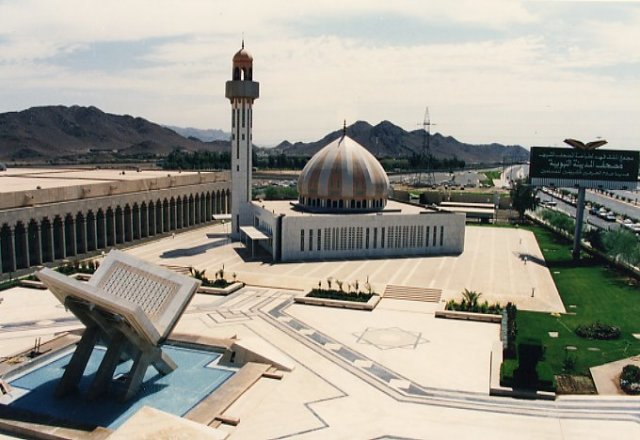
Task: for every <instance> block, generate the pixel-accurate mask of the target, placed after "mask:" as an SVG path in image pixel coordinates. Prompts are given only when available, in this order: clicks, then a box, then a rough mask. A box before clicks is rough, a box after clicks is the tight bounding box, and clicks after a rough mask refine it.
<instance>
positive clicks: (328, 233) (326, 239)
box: [318, 228, 331, 251]
mask: <svg viewBox="0 0 640 440" xmlns="http://www.w3.org/2000/svg"><path fill="white" fill-rule="evenodd" d="M319 235H320V234H318V239H320V237H319ZM324 250H325V251H328V250H331V229H330V228H324Z"/></svg>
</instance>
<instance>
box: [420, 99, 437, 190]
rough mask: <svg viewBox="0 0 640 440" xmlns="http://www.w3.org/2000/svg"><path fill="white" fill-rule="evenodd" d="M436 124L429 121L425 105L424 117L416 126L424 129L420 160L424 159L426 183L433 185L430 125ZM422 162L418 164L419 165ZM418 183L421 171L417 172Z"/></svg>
mask: <svg viewBox="0 0 640 440" xmlns="http://www.w3.org/2000/svg"><path fill="white" fill-rule="evenodd" d="M432 125H436V124H433V123H431V119H430V118H429V107H427V108H426V109H425V111H424V119H423V120H422V123H419V124H418V126H422V129H423V130H424V140H423V142H422V151H421V152H420V162H422V161H423V160H424V161H425V174H426V175H427V176H426V184H427V185H434V184H435V183H436V177H435V175H434V173H433V168H432V166H431V126H432ZM421 165H422V163H420V164H419V165H418V166H419V167H420V166H421ZM417 183H418V185H420V184H421V183H422V172H421V171H419V172H418V182H417Z"/></svg>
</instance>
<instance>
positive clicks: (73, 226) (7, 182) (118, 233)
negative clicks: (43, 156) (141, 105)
mask: <svg viewBox="0 0 640 440" xmlns="http://www.w3.org/2000/svg"><path fill="white" fill-rule="evenodd" d="M228 176H229V175H228V173H227V172H223V173H197V172H183V173H180V174H178V173H176V172H172V173H167V172H166V171H140V172H136V173H127V174H124V175H123V174H122V171H120V170H107V169H104V170H77V169H75V170H71V169H66V170H65V169H38V170H30V169H15V170H11V171H10V172H8V173H3V174H2V176H0V269H1V272H3V273H5V274H7V273H14V272H16V271H17V270H20V269H28V268H29V267H31V266H37V265H42V264H45V263H52V262H56V261H60V260H64V259H72V258H79V257H82V256H84V255H88V254H90V253H95V252H96V251H99V250H100V249H109V248H112V247H114V246H119V245H121V244H128V243H132V242H136V241H139V240H144V239H147V238H148V237H153V236H159V235H161V234H168V233H170V232H172V231H176V230H182V229H185V228H189V227H192V226H196V225H202V224H203V223H206V222H210V221H211V220H212V216H213V215H214V214H221V213H228V212H229V189H230V188H229V177H228Z"/></svg>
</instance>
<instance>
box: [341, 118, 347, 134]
mask: <svg viewBox="0 0 640 440" xmlns="http://www.w3.org/2000/svg"><path fill="white" fill-rule="evenodd" d="M346 135H347V120H346V119H345V120H344V121H342V136H346Z"/></svg>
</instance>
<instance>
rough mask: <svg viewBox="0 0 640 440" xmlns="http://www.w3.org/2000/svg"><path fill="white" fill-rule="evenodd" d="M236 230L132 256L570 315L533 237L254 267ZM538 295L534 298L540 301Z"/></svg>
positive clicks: (291, 283) (198, 234)
mask: <svg viewBox="0 0 640 440" xmlns="http://www.w3.org/2000/svg"><path fill="white" fill-rule="evenodd" d="M224 228H227V230H228V228H229V225H228V224H227V225H216V226H208V227H205V228H201V229H197V230H194V231H190V232H186V233H183V234H179V235H176V236H175V237H174V238H172V237H168V238H165V239H162V240H158V241H154V242H152V243H148V244H145V245H141V246H138V247H134V248H131V249H130V250H129V252H130V253H132V254H133V255H136V256H138V257H141V258H143V259H145V260H148V261H153V262H156V263H158V264H164V265H181V266H193V267H195V268H197V269H200V270H202V269H206V271H207V275H208V276H209V277H210V278H213V277H214V274H215V272H216V271H218V270H219V269H221V268H222V266H223V265H224V270H225V276H227V278H230V276H231V274H233V273H236V275H237V277H238V279H240V280H242V281H245V282H247V283H248V284H252V285H258V286H268V287H279V288H288V289H308V288H310V287H313V286H317V284H318V281H323V282H326V279H327V278H329V277H332V278H334V279H338V280H343V281H347V282H353V281H355V280H358V281H359V282H361V283H362V282H364V281H366V280H367V279H368V280H369V282H370V283H371V284H372V285H373V286H374V287H375V290H376V291H378V292H381V291H384V288H385V286H386V285H387V284H392V285H402V286H415V287H429V288H436V289H442V291H443V299H445V300H447V299H450V298H456V299H459V298H460V295H461V292H462V290H463V289H465V288H467V289H470V290H476V291H478V292H481V293H482V295H483V296H482V297H483V298H484V299H486V300H488V301H489V302H493V301H499V302H501V303H502V304H506V303H507V302H509V301H512V302H515V303H516V304H517V305H518V307H519V308H522V309H527V310H538V311H548V312H564V311H565V310H564V306H563V304H562V301H561V299H560V295H559V294H558V291H557V290H556V287H555V284H554V283H553V279H552V278H551V274H550V273H549V270H548V269H547V267H546V266H545V265H544V258H543V256H542V252H541V251H540V248H539V247H538V243H537V241H536V240H535V237H534V235H533V233H531V232H529V231H525V230H519V229H511V228H491V227H474V226H468V227H467V228H466V237H465V248H464V252H463V253H462V254H461V255H456V256H425V257H410V258H385V259H382V258H381V259H371V260H364V259H363V260H350V261H347V260H334V261H321V262H302V263H278V264H272V263H270V262H268V261H267V260H266V258H265V259H264V260H259V259H256V260H253V261H251V253H250V251H248V250H247V249H245V248H244V246H243V245H242V244H241V243H229V241H228V239H227V236H226V234H225V229H224ZM532 293H533V297H532Z"/></svg>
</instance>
